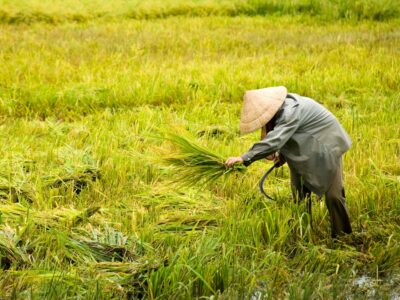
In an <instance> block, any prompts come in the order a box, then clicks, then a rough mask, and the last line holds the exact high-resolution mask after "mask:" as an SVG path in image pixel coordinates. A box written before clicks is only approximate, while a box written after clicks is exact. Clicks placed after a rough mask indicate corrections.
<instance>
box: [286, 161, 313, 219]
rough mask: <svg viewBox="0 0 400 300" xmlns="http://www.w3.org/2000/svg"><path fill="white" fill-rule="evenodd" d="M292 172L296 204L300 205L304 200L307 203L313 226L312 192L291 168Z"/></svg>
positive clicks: (291, 185) (291, 182) (292, 186)
mask: <svg viewBox="0 0 400 300" xmlns="http://www.w3.org/2000/svg"><path fill="white" fill-rule="evenodd" d="M289 170H290V187H291V189H292V196H293V200H294V202H295V203H300V202H301V201H303V200H304V199H305V200H306V201H307V202H306V204H307V211H308V213H309V215H310V224H311V225H312V211H311V205H312V202H311V191H310V190H309V189H308V188H307V187H306V186H305V185H304V184H303V180H302V178H301V176H300V175H299V174H298V173H297V172H296V171H294V170H292V169H291V168H290V167H289Z"/></svg>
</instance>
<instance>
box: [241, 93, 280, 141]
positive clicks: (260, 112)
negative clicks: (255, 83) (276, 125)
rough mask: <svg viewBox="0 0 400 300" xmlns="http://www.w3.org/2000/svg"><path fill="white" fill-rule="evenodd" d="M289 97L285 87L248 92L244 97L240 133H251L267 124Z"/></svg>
mask: <svg viewBox="0 0 400 300" xmlns="http://www.w3.org/2000/svg"><path fill="white" fill-rule="evenodd" d="M286 95H287V90H286V88H285V87H284V86H277V87H269V88H265V89H259V90H251V91H247V92H246V93H245V94H244V97H243V106H242V113H241V116H240V132H241V133H250V132H253V131H255V130H257V129H259V128H261V127H263V126H264V125H265V124H267V123H268V122H269V121H270V120H271V119H272V118H273V116H274V115H275V114H276V113H277V112H278V110H279V108H280V107H281V106H282V103H283V101H284V100H285V98H286Z"/></svg>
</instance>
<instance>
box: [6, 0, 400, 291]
mask: <svg viewBox="0 0 400 300" xmlns="http://www.w3.org/2000/svg"><path fill="white" fill-rule="evenodd" d="M0 3H1V4H0V11H1V12H2V13H0V19H1V21H0V23H1V24H0V157H1V158H0V268H1V271H0V298H6V299H7V298H14V299H32V298H33V299H70V298H73V299H110V298H114V299H121V298H128V299H129V298H132V299H133V298H135V297H136V298H141V297H145V298H150V299H154V298H156V299H168V298H169V299H171V298H173V299H174V298H175V299H188V298H200V297H204V298H209V297H211V296H214V299H215V298H218V299H237V298H249V297H251V296H252V295H253V296H254V297H262V296H265V297H266V298H272V299H282V298H287V299H299V298H303V299H332V298H346V297H354V298H355V299H357V298H366V297H370V298H390V297H392V298H395V297H396V296H397V297H398V295H399V293H400V290H399V288H398V286H400V285H399V284H400V272H399V269H400V259H399V257H400V253H399V249H400V219H399V213H400V167H399V163H398V162H399V160H400V139H399V137H400V131H399V126H398V124H400V112H399V102H400V93H399V89H398V87H399V85H400V76H399V72H398V66H399V64H400V55H399V54H400V53H399V52H400V50H399V47H398V45H399V39H400V27H399V20H398V17H397V14H398V11H397V10H396V9H397V6H396V8H394V9H392V5H394V4H395V2H390V1H387V2H385V1H372V2H371V1H357V2H354V3H356V4H351V5H348V6H346V4H345V2H344V1H336V2H328V1H326V2H325V1H321V2H317V1H312V2H311V1H291V2H290V3H292V6H291V5H290V4H289V2H284V1H283V2H278V1H275V2H261V1H260V2H256V1H253V2H249V3H247V4H246V5H253V6H252V7H256V6H257V5H258V6H257V7H259V8H258V9H259V11H257V10H256V11H255V12H253V13H250V12H248V13H247V12H243V11H242V12H240V11H239V10H237V9H239V8H238V7H239V6H238V5H237V4H236V3H239V2H232V3H231V2H222V1H221V2H217V1H208V2H203V1H195V2H187V3H183V2H178V1H171V2H168V3H166V4H162V3H161V2H146V3H145V2H141V3H140V7H139V8H140V9H141V10H139V8H137V7H133V6H134V4H132V3H133V2H131V5H130V6H129V5H125V2H122V1H121V2H115V5H113V6H110V5H109V4H107V3H108V2H105V1H97V2H89V1H88V2H83V1H82V2H81V1H73V0H69V1H51V2H50V1H41V2H38V1H24V2H21V1H18V2H17V1H2V2H0ZM241 3H242V2H241ZM243 3H244V2H243ZM265 3H267V4H268V3H273V4H274V5H275V6H268V7H269V8H268V9H272V11H273V13H271V14H270V13H266V10H264V11H263V10H262V9H261V8H260V7H262V4H265ZM279 3H281V4H279ZM282 3H283V4H282ZM329 3H330V4H329ZM332 3H336V4H334V8H335V9H333V10H332V11H328V10H326V7H328V6H327V5H328V4H329V5H333V4H332ZM393 3H394V4H393ZM267 4H265V5H267ZM367 4H368V5H367ZM163 5H167V6H169V7H173V8H174V7H175V8H174V9H176V10H178V8H179V10H178V12H179V13H170V11H169V10H164V8H162V7H163ZM243 5H244V4H243ZM271 5H272V4H271ZM299 5H303V6H302V7H305V8H304V9H303V8H302V9H299V8H298V7H299ZM374 5H376V6H374ZM228 6H229V7H232V8H231V9H232V11H233V12H222V10H223V9H226V8H224V7H228ZM367 6H368V7H369V8H368V9H371V10H372V11H371V13H366V12H367V10H366V7H367ZM188 7H189V8H188ZM201 7H209V8H207V9H209V10H207V11H206V13H204V14H201V13H199V10H200V8H201ZM265 7H267V6H265ZM271 7H272V8H271ZM318 7H319V8H318ZM355 7H356V8H357V11H363V13H362V14H361V13H360V14H359V16H357V14H356V13H355V11H356V10H355V9H356V8H355ZM363 7H364V8H363ZM385 7H387V8H388V10H389V11H390V14H393V15H387V14H383V15H382V17H373V16H376V15H379V14H380V11H381V10H382V9H383V8H385ZM317 8H318V9H320V10H317ZM145 9H146V11H147V12H151V14H150V13H148V15H143V16H140V17H139V16H137V15H136V16H135V15H129V13H132V12H133V11H144V10H145ZM170 9H171V11H172V8H170ZM339 9H342V11H348V13H343V14H342V15H340V14H339V13H338V11H339ZM299 10H301V12H300V13H299V14H298V13H297V12H298V11H299ZM312 10H313V11H314V13H310V11H312ZM4 11H7V14H9V15H11V16H15V15H18V16H19V18H21V20H14V21H13V20H11V19H10V18H9V17H7V16H9V15H7V16H6V17H4V13H3V12H4ZM210 11H212V13H210ZM322 11H324V13H320V12H322ZM38 12H40V13H41V14H42V15H45V16H46V18H54V20H55V21H52V20H50V19H45V20H42V19H40V18H37V17H35V16H36V14H37V13H38ZM98 12H107V14H99V13H98ZM160 12H163V13H160ZM353 13H354V14H353ZM313 14H314V15H316V16H313ZM75 15H82V16H87V17H85V18H82V19H79V18H77V19H76V18H75V17H74V16H75ZM264 15H268V16H267V17H265V16H264ZM167 16H168V18H166V17H167ZM6 18H9V19H6ZM35 18H36V19H35ZM74 18H75V19H74ZM375 19H378V20H380V21H379V22H377V21H373V20H375ZM49 20H50V21H49ZM326 21H329V22H326ZM272 85H285V86H286V87H287V88H288V90H289V91H292V92H296V93H299V94H302V95H307V96H309V97H312V98H314V99H316V100H318V101H319V102H321V103H322V104H324V105H325V106H326V107H327V108H329V109H330V110H331V111H332V112H333V113H334V114H335V115H336V116H337V118H338V119H339V120H340V122H341V123H342V124H343V126H344V127H345V128H346V130H347V131H348V133H349V134H350V136H351V138H352V140H353V146H352V148H351V150H350V151H349V152H348V153H347V154H346V155H345V159H344V175H345V187H346V194H347V198H348V200H347V201H348V207H349V212H350V217H351V221H352V225H353V228H354V231H355V232H354V234H353V235H352V236H350V237H346V238H343V239H342V240H340V241H337V242H334V241H333V240H332V239H331V238H330V232H329V216H328V213H327V210H326V207H325V205H324V204H323V203H320V202H318V201H317V199H314V204H313V228H311V224H310V222H309V218H308V215H307V214H306V213H305V212H306V209H305V207H304V205H299V206H297V205H295V204H293V203H292V201H291V198H290V189H289V171H288V169H287V167H286V166H284V167H283V168H281V169H279V170H277V171H275V172H274V173H273V174H272V175H271V179H269V181H268V185H267V186H266V189H267V192H268V193H270V194H273V195H274V198H275V199H277V201H276V202H267V201H266V200H265V197H264V196H263V195H261V194H260V193H259V191H258V189H257V183H258V179H259V178H260V176H261V175H262V174H263V172H264V171H265V170H266V168H268V167H269V166H270V165H268V164H265V163H264V162H258V163H255V164H253V165H252V166H251V167H250V168H248V170H247V172H246V173H244V174H238V175H234V174H232V176H229V177H228V178H226V180H216V181H215V182H213V183H210V184H208V185H207V186H204V185H202V184H201V182H199V184H192V185H191V186H187V185H185V186H184V187H180V188H178V187H176V186H174V185H172V184H171V182H172V181H173V180H174V179H175V178H176V169H173V168H171V167H169V166H166V165H165V163H163V162H162V161H163V160H164V159H166V158H168V157H171V156H176V155H178V156H179V153H180V152H179V148H176V147H175V146H173V145H171V143H169V142H167V141H162V140H160V139H154V136H155V135H157V134H159V133H160V132H174V133H176V134H179V133H181V132H186V134H187V135H188V136H189V140H190V142H193V143H194V144H195V145H200V146H201V148H200V149H201V151H200V152H202V151H203V152H202V153H205V152H207V153H212V155H215V156H216V157H218V159H222V158H224V157H228V156H233V155H240V154H242V153H243V152H245V151H246V150H247V149H248V148H249V147H250V146H251V145H252V143H253V142H255V141H257V140H258V138H259V134H258V133H256V134H252V135H249V136H240V135H239V132H238V123H239V117H240V108H241V102H242V95H243V93H244V91H245V90H247V89H254V88H258V87H266V86H272ZM196 149H197V150H198V148H196ZM197 150H196V151H197ZM213 157H214V156H213ZM222 161H223V160H222ZM219 166H221V165H219ZM178 175H179V174H178ZM190 179H192V182H193V181H197V178H196V177H193V178H190ZM363 276H366V278H367V281H366V282H364V283H363V282H362V281H361V280H360V278H361V277H363Z"/></svg>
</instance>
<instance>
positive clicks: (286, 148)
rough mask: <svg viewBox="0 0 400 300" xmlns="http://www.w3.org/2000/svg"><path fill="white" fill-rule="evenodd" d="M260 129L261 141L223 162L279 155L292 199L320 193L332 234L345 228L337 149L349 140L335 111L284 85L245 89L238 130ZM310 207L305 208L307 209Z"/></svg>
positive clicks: (346, 230)
mask: <svg viewBox="0 0 400 300" xmlns="http://www.w3.org/2000/svg"><path fill="white" fill-rule="evenodd" d="M258 129H261V136H262V138H261V141H260V142H258V143H255V144H254V145H253V146H252V147H251V148H250V149H249V151H248V152H246V153H244V154H243V155H241V156H238V157H230V158H228V159H227V161H226V162H225V164H226V165H227V166H232V165H234V164H235V163H243V164H244V165H245V166H249V165H250V164H251V163H253V162H254V161H256V160H259V159H263V158H268V159H270V160H274V159H276V153H279V156H280V157H281V158H280V159H285V160H286V162H287V164H288V166H289V169H290V182H291V188H292V193H293V197H294V199H295V201H296V200H297V201H300V200H303V199H305V198H309V197H310V195H311V192H314V193H315V194H317V195H318V196H319V197H321V196H322V195H325V202H326V206H327V208H328V211H329V215H330V221H331V229H332V230H331V233H332V237H336V236H337V235H340V234H343V233H351V232H352V229H351V224H350V219H349V215H348V211H347V207H346V201H345V193H344V187H343V178H342V155H343V154H344V153H345V152H346V151H347V150H348V149H349V148H350V146H351V140H350V138H349V136H348V135H347V133H346V132H345V130H344V129H343V128H342V126H341V125H340V124H339V122H338V120H337V119H336V118H335V116H334V115H333V114H332V113H331V112H329V111H328V110H327V109H326V108H324V107H323V106H322V105H321V104H319V103H317V102H316V101H314V100H313V99H310V98H307V97H303V96H299V95H297V94H293V93H287V90H286V88H285V87H283V86H280V87H270V88H264V89H258V90H251V91H247V92H246V93H245V95H244V101H243V106H242V111H241V119H240V131H241V132H242V133H244V134H245V133H250V132H253V131H255V130H258ZM310 213H311V211H310Z"/></svg>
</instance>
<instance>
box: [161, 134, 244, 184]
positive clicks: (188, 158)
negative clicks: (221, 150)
mask: <svg viewBox="0 0 400 300" xmlns="http://www.w3.org/2000/svg"><path fill="white" fill-rule="evenodd" d="M163 138H164V139H166V140H168V141H170V142H171V143H173V144H174V145H175V147H176V150H177V153H174V154H170V155H169V156H167V157H166V158H165V159H164V161H165V162H166V163H167V164H168V165H169V166H171V167H173V171H174V176H176V181H177V182H180V183H182V184H186V185H189V186H192V185H196V184H202V185H205V184H207V183H212V182H215V181H216V180H217V179H219V178H221V177H227V176H229V175H231V174H234V173H243V172H245V171H246V167H245V166H243V165H235V166H233V167H230V168H228V167H226V166H225V164H224V157H222V156H220V155H218V154H216V153H214V152H212V151H211V150H209V149H206V148H205V147H202V146H199V145H198V144H196V143H195V142H194V141H191V140H189V139H187V138H185V137H183V136H180V135H176V134H172V133H167V134H166V135H165V136H164V137H163Z"/></svg>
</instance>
